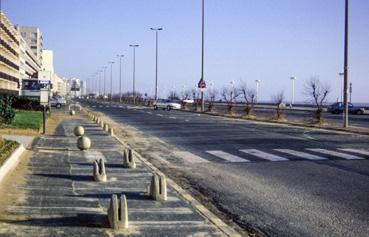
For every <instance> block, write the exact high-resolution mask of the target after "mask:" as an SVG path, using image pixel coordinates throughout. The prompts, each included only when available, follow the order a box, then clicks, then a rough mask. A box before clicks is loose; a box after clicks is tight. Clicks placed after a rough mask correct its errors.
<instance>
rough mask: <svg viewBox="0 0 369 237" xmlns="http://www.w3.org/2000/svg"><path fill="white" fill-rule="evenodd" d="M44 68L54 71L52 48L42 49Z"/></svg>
mask: <svg viewBox="0 0 369 237" xmlns="http://www.w3.org/2000/svg"><path fill="white" fill-rule="evenodd" d="M42 70H44V71H50V72H51V73H54V53H53V51H52V50H48V49H43V50H42Z"/></svg>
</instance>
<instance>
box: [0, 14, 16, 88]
mask: <svg viewBox="0 0 369 237" xmlns="http://www.w3.org/2000/svg"><path fill="white" fill-rule="evenodd" d="M0 23H1V24H0V25H1V26H0V92H5V93H10V94H18V91H19V79H20V78H19V77H20V75H19V64H20V56H19V54H20V52H19V44H20V42H19V35H18V32H17V30H16V29H15V28H14V26H13V25H12V24H11V22H10V21H9V19H8V18H7V17H6V16H5V14H4V13H3V12H2V11H1V12H0Z"/></svg>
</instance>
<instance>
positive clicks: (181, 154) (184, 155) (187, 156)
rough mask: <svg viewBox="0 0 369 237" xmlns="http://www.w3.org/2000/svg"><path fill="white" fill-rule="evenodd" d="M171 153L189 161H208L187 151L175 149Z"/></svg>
mask: <svg viewBox="0 0 369 237" xmlns="http://www.w3.org/2000/svg"><path fill="white" fill-rule="evenodd" d="M173 155H174V156H176V157H179V158H181V159H183V160H185V161H187V162H189V163H208V162H209V161H208V160H206V159H204V158H201V157H200V156H197V155H195V154H192V153H191V152H188V151H175V152H173Z"/></svg>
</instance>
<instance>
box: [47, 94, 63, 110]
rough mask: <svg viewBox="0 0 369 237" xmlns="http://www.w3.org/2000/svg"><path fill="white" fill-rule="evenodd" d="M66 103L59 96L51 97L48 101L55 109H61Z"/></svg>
mask: <svg viewBox="0 0 369 237" xmlns="http://www.w3.org/2000/svg"><path fill="white" fill-rule="evenodd" d="M66 104H67V101H66V100H65V99H64V98H63V97H61V96H53V97H51V99H50V106H51V107H56V108H57V109H59V108H61V107H62V106H63V105H66Z"/></svg>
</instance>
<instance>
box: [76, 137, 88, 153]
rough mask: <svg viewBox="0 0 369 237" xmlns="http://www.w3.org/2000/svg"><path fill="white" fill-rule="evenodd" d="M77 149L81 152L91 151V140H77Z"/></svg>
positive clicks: (81, 138) (86, 138)
mask: <svg viewBox="0 0 369 237" xmlns="http://www.w3.org/2000/svg"><path fill="white" fill-rule="evenodd" d="M77 147H78V149H80V150H81V151H83V150H88V149H90V148H91V140H90V138H88V137H86V136H80V137H79V138H78V139H77Z"/></svg>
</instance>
